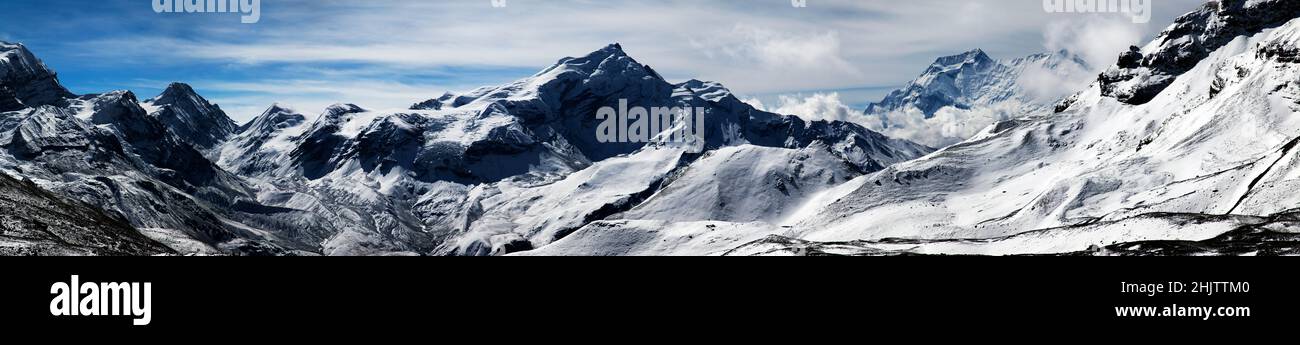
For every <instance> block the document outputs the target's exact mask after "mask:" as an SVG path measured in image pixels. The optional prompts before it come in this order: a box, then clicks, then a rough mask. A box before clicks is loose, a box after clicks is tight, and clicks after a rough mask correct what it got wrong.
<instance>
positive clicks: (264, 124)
mask: <svg viewBox="0 0 1300 345" xmlns="http://www.w3.org/2000/svg"><path fill="white" fill-rule="evenodd" d="M305 120H306V117H304V116H303V115H302V114H299V113H298V112H297V111H296V110H294V109H293V107H290V106H288V105H285V104H282V103H279V102H276V103H272V104H271V106H270V107H267V108H266V110H265V111H263V112H262V114H261V115H258V116H257V117H254V118H253V119H252V120H250V121H248V123H246V124H244V125H243V126H241V127H240V128H239V130H238V133H241V134H242V133H246V132H250V131H251V132H268V131H274V130H278V129H283V128H286V127H293V126H297V125H299V124H302V122H303V121H305Z"/></svg>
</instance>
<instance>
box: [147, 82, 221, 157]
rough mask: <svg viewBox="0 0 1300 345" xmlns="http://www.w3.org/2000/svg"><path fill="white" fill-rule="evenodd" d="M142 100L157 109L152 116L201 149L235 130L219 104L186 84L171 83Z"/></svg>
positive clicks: (208, 148) (211, 146)
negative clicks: (210, 100) (154, 95)
mask: <svg viewBox="0 0 1300 345" xmlns="http://www.w3.org/2000/svg"><path fill="white" fill-rule="evenodd" d="M143 103H144V104H148V105H151V106H152V107H154V108H156V109H157V110H156V111H154V112H153V113H152V114H151V115H152V116H154V117H156V118H158V120H159V121H161V122H162V123H163V124H164V125H166V126H167V129H168V130H170V131H172V132H173V133H175V134H176V135H177V136H178V137H180V138H182V139H183V140H185V141H187V142H189V143H190V144H191V145H194V147H195V148H196V149H199V150H200V151H207V150H210V149H212V148H213V147H215V146H216V145H217V144H220V143H221V142H222V141H225V140H226V138H228V137H230V135H232V134H234V133H235V131H236V130H237V129H238V127H237V124H236V123H235V121H234V120H231V119H230V117H229V116H227V115H226V112H225V111H222V110H221V107H220V106H218V105H216V104H212V103H211V102H208V100H207V99H206V98H203V96H200V95H199V94H198V92H196V91H194V88H193V87H190V85H189V84H185V83H171V84H170V85H168V86H167V88H166V89H164V90H163V92H162V93H161V94H159V95H158V96H157V97H154V98H152V99H150V100H147V101H145V102H143Z"/></svg>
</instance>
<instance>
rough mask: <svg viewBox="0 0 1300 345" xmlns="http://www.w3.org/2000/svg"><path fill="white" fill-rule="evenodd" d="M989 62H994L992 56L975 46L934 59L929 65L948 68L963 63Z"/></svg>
mask: <svg viewBox="0 0 1300 345" xmlns="http://www.w3.org/2000/svg"><path fill="white" fill-rule="evenodd" d="M991 62H994V60H993V58H990V57H989V55H988V54H986V53H984V50H983V49H979V48H976V49H971V50H969V51H966V52H965V53H961V54H957V55H951V56H944V57H940V58H938V59H935V61H934V63H933V64H931V67H932V68H938V69H948V68H953V67H957V66H960V65H965V64H983V63H991Z"/></svg>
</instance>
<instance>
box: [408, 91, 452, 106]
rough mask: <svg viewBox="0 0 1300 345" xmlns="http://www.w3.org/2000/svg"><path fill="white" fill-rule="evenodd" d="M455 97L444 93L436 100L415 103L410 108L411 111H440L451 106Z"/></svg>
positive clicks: (449, 93)
mask: <svg viewBox="0 0 1300 345" xmlns="http://www.w3.org/2000/svg"><path fill="white" fill-rule="evenodd" d="M455 99H456V95H455V94H452V93H451V92H444V93H442V96H438V98H434V99H430V100H427V101H424V102H420V103H416V104H415V105H412V106H411V110H442V108H443V107H447V106H452V102H453V101H454V100H455Z"/></svg>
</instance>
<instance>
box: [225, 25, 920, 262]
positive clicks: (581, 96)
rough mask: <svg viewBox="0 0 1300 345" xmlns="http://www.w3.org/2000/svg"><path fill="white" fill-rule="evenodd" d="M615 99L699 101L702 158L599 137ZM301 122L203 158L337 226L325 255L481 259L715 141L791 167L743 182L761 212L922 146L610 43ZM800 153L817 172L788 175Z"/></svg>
mask: <svg viewBox="0 0 1300 345" xmlns="http://www.w3.org/2000/svg"><path fill="white" fill-rule="evenodd" d="M623 101H626V103H627V104H628V105H629V106H639V107H646V108H652V107H678V108H702V109H704V120H703V122H704V127H705V129H704V137H703V139H704V140H703V142H697V143H693V144H698V145H685V146H693V147H695V148H702V149H703V151H704V152H705V153H704V154H703V155H702V154H700V153H699V152H698V150H691V149H689V148H688V147H684V146H683V145H677V144H674V143H668V142H656V143H636V142H627V143H623V142H613V143H606V142H600V141H599V140H597V137H596V134H597V133H598V131H597V128H598V126H599V125H600V122H601V121H600V120H599V119H598V118H597V117H596V116H595V114H596V113H597V110H598V109H599V108H601V107H607V106H608V107H618V106H620V103H621V102H623ZM302 118H303V116H301V115H298V114H294V113H292V111H288V110H287V109H277V107H273V108H272V109H270V110H268V111H267V112H266V113H265V114H263V115H262V116H259V117H258V118H257V119H255V120H253V122H252V123H250V124H249V125H246V126H245V129H243V130H242V132H240V133H239V134H238V135H237V136H235V137H233V138H232V139H231V140H229V141H228V142H227V143H226V144H224V145H222V146H221V147H220V149H219V150H220V152H222V154H221V158H220V159H219V162H220V164H221V165H222V166H223V167H224V168H226V169H227V170H228V171H235V172H238V173H239V174H240V175H243V176H246V177H248V178H249V180H250V181H252V182H253V183H254V185H256V188H257V189H259V190H260V193H259V200H260V201H261V202H263V203H266V204H269V205H275V206H279V207H286V208H293V209H299V210H307V211H311V212H316V213H327V214H331V215H332V216H330V217H332V219H339V220H340V221H343V222H351V224H352V225H353V226H351V227H345V228H341V229H340V230H339V232H338V233H337V234H335V235H333V236H331V238H330V239H329V240H327V241H325V243H323V245H322V249H321V252H323V253H326V254H379V253H394V252H408V253H419V254H428V253H435V254H461V255H486V254H502V253H508V252H514V251H519V250H527V249H532V248H536V247H540V246H542V245H546V244H548V243H550V242H552V241H554V240H556V239H560V238H563V237H564V236H566V235H568V234H570V233H572V232H573V231H575V230H577V229H579V228H581V227H582V226H584V225H586V224H588V223H591V222H594V221H598V220H601V219H605V218H610V217H616V216H617V215H618V214H619V213H622V212H625V211H628V210H631V209H633V208H634V207H637V206H638V205H641V204H642V203H643V202H646V201H647V200H653V199H654V197H655V196H656V195H657V193H658V192H659V191H660V190H661V189H668V188H672V187H671V184H672V183H674V182H675V181H686V180H682V179H676V177H677V176H678V175H679V174H682V171H684V170H683V169H690V168H688V167H692V166H693V164H694V163H695V162H696V161H697V160H700V161H706V162H709V163H704V164H722V163H724V162H728V163H726V164H732V165H737V168H733V169H739V168H738V167H739V165H740V164H745V163H743V161H739V160H710V159H707V158H701V157H706V156H709V155H711V154H712V153H711V152H712V151H715V150H718V149H721V148H725V147H732V146H748V147H753V149H751V150H755V151H758V152H756V153H750V156H749V157H754V156H761V155H774V156H775V157H780V158H779V159H781V160H779V161H781V162H785V163H791V166H790V167H782V168H780V169H776V167H772V169H771V170H763V171H760V172H754V174H755V177H759V178H763V179H764V180H763V181H760V182H757V184H756V186H755V187H754V188H770V189H771V191H772V192H773V193H776V194H781V195H783V197H780V198H778V197H775V196H773V197H771V198H770V199H771V200H773V201H770V202H769V203H768V204H769V206H768V207H769V209H771V210H776V211H780V210H784V209H786V208H788V207H789V206H788V205H785V203H789V202H795V201H799V200H802V198H803V197H805V196H806V194H807V193H811V192H810V191H814V190H819V189H821V188H825V187H824V186H825V185H826V184H828V183H834V182H837V181H842V180H846V179H848V178H851V177H853V176H857V175H860V174H862V173H865V172H870V171H876V170H880V169H882V168H884V167H885V166H888V165H890V164H894V163H897V162H901V161H906V160H909V159H912V158H915V157H919V156H921V155H924V154H926V153H929V152H931V151H932V149H930V148H927V147H925V146H922V145H918V144H914V143H910V142H906V141H902V140H895V139H890V138H887V137H885V136H883V135H880V134H879V133H875V132H872V131H870V130H867V129H865V128H863V127H861V126H858V125H854V124H849V123H841V122H824V121H818V122H806V121H803V120H801V119H799V118H797V117H794V116H783V115H777V114H772V113H767V112H762V111H758V110H756V109H754V108H752V107H750V106H749V105H747V104H745V103H744V102H741V101H740V100H739V99H737V98H736V97H735V96H734V95H732V94H731V92H730V91H728V90H727V89H725V88H724V87H722V86H721V85H720V84H717V83H711V82H702V81H695V80H692V81H687V82H683V83H679V84H672V83H669V82H667V81H665V80H664V79H663V78H662V77H661V76H659V74H658V73H657V72H655V71H654V70H653V69H651V68H650V67H649V66H645V65H642V64H641V63H639V62H637V61H636V60H634V59H632V58H631V57H629V56H628V55H627V54H626V53H625V52H624V51H623V49H622V47H621V46H619V45H610V46H608V47H605V48H604V49H601V50H598V51H595V52H593V53H591V54H588V55H586V56H583V57H577V58H565V59H562V60H560V61H559V62H558V63H557V64H555V65H554V66H551V67H549V68H547V69H545V70H543V71H541V72H539V73H538V74H536V75H534V76H532V77H529V78H525V79H522V80H519V81H516V82H514V83H510V84H506V85H503V86H499V87H484V88H480V89H477V90H474V91H471V92H467V93H464V94H445V95H443V96H441V97H438V98H436V99H431V100H428V101H424V102H421V103H418V104H416V105H414V106H412V107H411V109H410V110H403V111H374V110H370V109H365V108H362V107H360V106H357V105H351V104H338V105H335V106H331V107H330V108H328V109H327V110H325V111H324V112H323V113H322V114H320V115H319V116H318V117H316V119H315V120H314V121H307V122H304V121H302V120H301V119H302ZM812 147H816V148H817V149H816V150H813V151H809V152H804V153H803V154H802V155H800V154H792V153H797V152H799V151H800V150H804V149H809V150H811V149H810V148H812ZM760 148H768V149H760ZM800 157H802V158H800ZM801 160H811V161H813V162H816V166H817V167H816V168H811V167H809V168H807V169H806V170H800V169H802V168H797V167H798V166H801V165H800V164H799V162H800V161H801ZM832 162H838V163H834V164H832ZM701 169H703V168H701ZM706 171H707V170H706ZM764 174H767V175H764ZM813 180H815V181H816V182H815V183H813V182H808V181H813ZM692 183H694V182H692ZM759 186H762V187H759ZM715 188H717V189H725V188H719V187H715ZM782 189H784V190H785V191H784V192H782V191H781V190H782ZM787 193H788V195H787ZM718 198H730V199H728V200H733V199H739V198H737V197H736V196H735V195H715V196H713V197H699V198H695V199H691V200H685V201H684V202H692V203H697V204H702V203H706V202H726V200H721V201H720V200H718ZM744 201H745V200H735V202H737V204H741V203H743V202H744ZM664 207H669V206H668V205H666V204H665V206H664ZM671 207H674V208H676V207H682V206H681V205H672V206H671ZM641 209H642V210H645V209H646V207H642V208H641ZM646 212H652V211H646ZM659 213H662V212H659ZM638 215H639V214H638ZM697 216H700V217H722V218H728V219H730V218H737V219H739V218H746V217H749V218H753V217H755V216H753V215H737V214H731V213H727V212H718V213H715V214H700V215H697Z"/></svg>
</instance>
